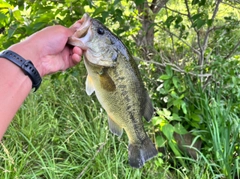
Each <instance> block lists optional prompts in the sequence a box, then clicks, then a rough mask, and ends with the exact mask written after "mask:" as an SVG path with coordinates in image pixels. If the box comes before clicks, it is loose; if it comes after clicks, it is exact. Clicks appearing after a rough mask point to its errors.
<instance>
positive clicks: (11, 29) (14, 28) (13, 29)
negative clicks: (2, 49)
mask: <svg viewBox="0 0 240 179" xmlns="http://www.w3.org/2000/svg"><path fill="white" fill-rule="evenodd" d="M17 27H18V24H13V25H11V26H10V27H9V29H8V38H10V37H12V36H13V34H14V32H15V31H16V30H17Z"/></svg>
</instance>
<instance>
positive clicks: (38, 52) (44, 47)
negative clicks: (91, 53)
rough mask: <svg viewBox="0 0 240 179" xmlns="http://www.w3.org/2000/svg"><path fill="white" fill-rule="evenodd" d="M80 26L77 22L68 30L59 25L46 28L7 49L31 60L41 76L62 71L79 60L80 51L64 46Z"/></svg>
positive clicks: (77, 48)
mask: <svg viewBox="0 0 240 179" xmlns="http://www.w3.org/2000/svg"><path fill="white" fill-rule="evenodd" d="M80 26H81V23H80V21H78V22H76V23H75V24H73V25H72V26H71V27H70V28H66V27H64V26H61V25H55V26H50V27H46V28H44V29H42V30H41V31H38V32H36V33H34V34H33V35H31V36H30V37H28V38H27V39H26V40H24V41H22V42H20V43H18V44H16V45H13V46H11V47H10V48H9V49H10V50H12V51H14V52H16V53H18V54H19V55H21V56H22V57H23V58H25V59H27V60H31V61H32V62H33V64H34V66H35V67H36V68H37V70H38V72H39V74H40V75H41V76H44V75H47V74H51V73H54V72H57V71H63V70H66V69H67V68H69V67H72V66H74V65H76V64H77V63H78V62H80V60H81V56H82V50H81V49H80V48H79V47H70V46H68V45H66V43H67V40H68V37H70V36H71V35H73V33H74V32H75V31H76V29H77V28H79V27H80Z"/></svg>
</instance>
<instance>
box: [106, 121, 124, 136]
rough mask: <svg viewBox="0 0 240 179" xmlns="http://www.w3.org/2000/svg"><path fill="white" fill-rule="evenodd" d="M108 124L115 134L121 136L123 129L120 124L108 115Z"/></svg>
mask: <svg viewBox="0 0 240 179" xmlns="http://www.w3.org/2000/svg"><path fill="white" fill-rule="evenodd" d="M108 125H109V129H110V131H111V132H112V133H113V134H115V135H117V136H119V137H121V135H122V133H123V129H122V128H121V127H120V126H119V125H118V124H116V123H115V122H114V121H113V120H112V119H111V118H110V117H109V116H108Z"/></svg>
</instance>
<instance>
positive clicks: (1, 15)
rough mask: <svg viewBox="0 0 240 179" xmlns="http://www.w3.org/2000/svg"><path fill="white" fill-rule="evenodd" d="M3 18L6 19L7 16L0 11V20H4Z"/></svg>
mask: <svg viewBox="0 0 240 179" xmlns="http://www.w3.org/2000/svg"><path fill="white" fill-rule="evenodd" d="M5 19H7V16H6V15H5V14H3V13H1V12H0V22H1V21H4V20H5Z"/></svg>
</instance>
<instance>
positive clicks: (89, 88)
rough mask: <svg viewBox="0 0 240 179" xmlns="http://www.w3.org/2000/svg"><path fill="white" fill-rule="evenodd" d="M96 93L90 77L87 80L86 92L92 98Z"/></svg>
mask: <svg viewBox="0 0 240 179" xmlns="http://www.w3.org/2000/svg"><path fill="white" fill-rule="evenodd" d="M94 91H95V88H94V85H93V81H92V78H91V77H90V76H89V75H88V76H87V80H86V92H87V95H88V96H90V95H91V94H92V93H93V92H94Z"/></svg>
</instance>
